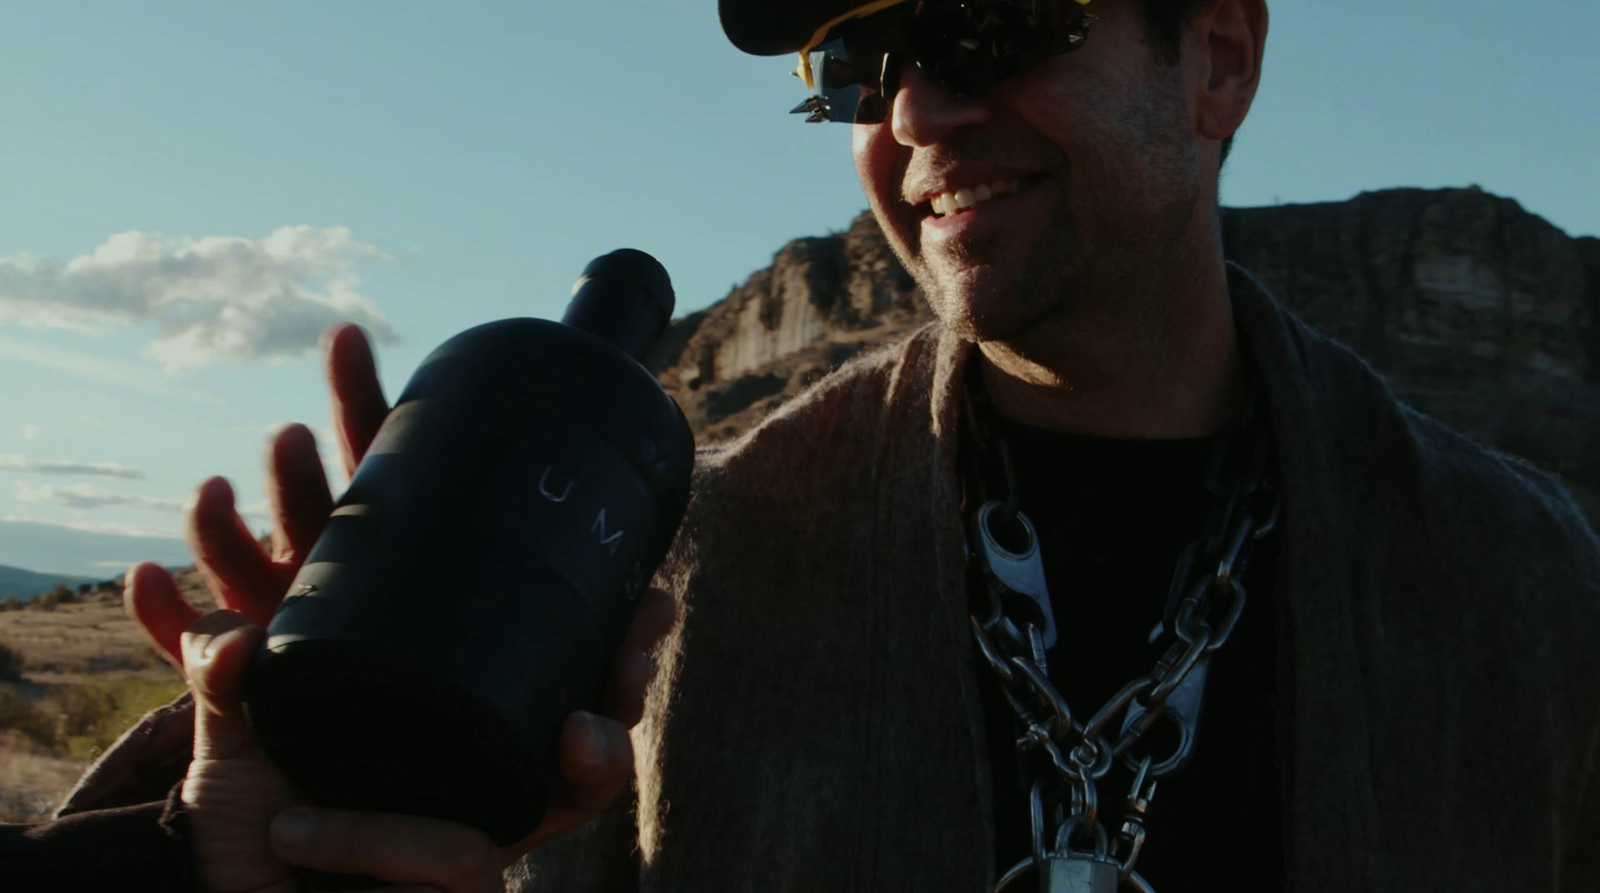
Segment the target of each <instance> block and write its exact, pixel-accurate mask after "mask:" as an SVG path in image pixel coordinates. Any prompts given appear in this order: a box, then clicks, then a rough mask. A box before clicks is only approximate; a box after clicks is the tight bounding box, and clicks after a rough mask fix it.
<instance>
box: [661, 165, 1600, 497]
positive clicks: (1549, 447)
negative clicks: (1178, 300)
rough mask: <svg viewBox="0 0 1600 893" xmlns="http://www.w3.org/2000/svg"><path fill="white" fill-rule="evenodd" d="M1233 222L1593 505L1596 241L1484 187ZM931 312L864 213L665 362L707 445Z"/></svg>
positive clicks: (1269, 267)
mask: <svg viewBox="0 0 1600 893" xmlns="http://www.w3.org/2000/svg"><path fill="white" fill-rule="evenodd" d="M1223 232H1224V243H1225V245H1226V247H1227V254H1228V256H1229V257H1230V258H1232V259H1233V260H1235V261H1237V262H1239V263H1240V264H1242V265H1243V266H1244V267H1245V268H1247V269H1249V270H1250V271H1251V272H1253V273H1254V274H1255V275H1256V276H1257V277H1258V278H1259V279H1261V281H1262V282H1263V283H1264V284H1265V285H1266V286H1267V288H1268V289H1270V290H1271V291H1272V293H1273V294H1274V295H1276V296H1277V298H1278V299H1279V300H1280V301H1282V302H1283V303H1284V304H1285V305H1286V306H1287V307H1288V308H1289V309H1291V310H1292V311H1294V312H1295V313H1297V314H1299V315H1300V317H1301V318H1303V319H1305V320H1306V321H1307V322H1309V323H1311V324H1312V325H1313V326H1315V327H1317V328H1318V329H1320V330H1321V331H1323V332H1326V333H1327V334H1329V335H1331V336H1333V337H1335V338H1337V339H1339V340H1341V341H1343V342H1344V343H1346V344H1348V345H1350V346H1351V347H1352V348H1354V349H1355V350H1356V351H1357V352H1358V353H1360V354H1361V355H1362V356H1363V357H1365V358H1366V359H1367V360H1368V361H1369V362H1371V363H1372V364H1373V366H1374V367H1376V368H1377V369H1378V370H1379V371H1380V372H1381V373H1383V375H1384V376H1385V377H1386V379H1387V380H1388V381H1389V383H1390V385H1391V387H1393V388H1394V389H1395V390H1396V392H1398V393H1399V394H1400V395H1401V396H1402V397H1403V398H1404V399H1406V400H1407V401H1409V402H1410V403H1411V404H1412V405H1414V406H1416V407H1418V408H1419V409H1421V410H1423V411H1424V412H1427V413H1429V414H1432V415H1434V416H1436V417H1438V418H1440V419H1443V420H1444V421H1445V422H1447V423H1448V424H1450V425H1452V426H1453V427H1455V428H1457V429H1458V430H1461V431H1462V432H1464V433H1466V434H1468V435H1469V436H1471V437H1474V438H1476V439H1478V440H1480V441H1482V442H1484V443H1487V444H1490V445H1492V446H1494V447H1496V448H1498V449H1501V450H1504V451H1506V452H1508V453H1511V454H1514V455H1516V456H1519V457H1521V458H1523V459H1526V460H1528V461H1530V462H1533V463H1534V464H1536V465H1538V466H1540V467H1543V468H1545V469H1548V470H1550V471H1553V472H1556V473H1557V474H1559V475H1561V476H1562V477H1563V478H1564V479H1565V480H1566V481H1567V482H1568V484H1569V485H1570V487H1571V489H1572V491H1573V493H1574V495H1575V496H1576V497H1577V498H1578V500H1579V502H1580V503H1582V504H1583V505H1584V507H1585V509H1586V510H1587V511H1588V512H1589V515H1590V517H1591V518H1593V519H1597V520H1600V239H1595V238H1592V237H1585V238H1571V237H1569V236H1567V235H1566V234H1565V233H1563V232H1561V231H1560V230H1559V229H1557V228H1555V227H1554V226H1552V225H1550V224H1549V223H1548V222H1546V221H1545V220H1543V219H1541V218H1540V217H1538V216H1536V215H1533V214H1530V213H1528V212H1527V211H1525V210H1523V209H1522V207H1521V206H1520V205H1518V204H1517V203H1516V202H1515V201H1512V200H1510V199H1506V198H1500V197H1497V196H1493V195H1490V194H1488V193H1485V192H1482V191H1481V190H1479V189H1477V188H1476V187H1472V188H1467V189H1444V190H1420V189H1395V190H1386V191H1382V192H1371V193H1364V194H1362V195H1359V196H1357V197H1355V198H1354V199H1351V200H1350V201H1347V202H1330V203H1324V204H1309V205H1280V206H1275V207H1266V208H1230V209H1225V210H1224V211H1223ZM930 318H931V313H930V312H929V310H928V308H927V305H926V303H925V301H924V300H923V298H922V295H921V293H920V291H919V290H918V289H917V287H916V284H915V283H914V282H912V281H911V278H910V277H909V276H908V275H907V274H906V273H905V271H904V270H903V269H902V268H901V267H900V265H899V263H898V262H897V261H896V260H895V258H894V255H893V254H892V253H891V252H890V251H889V248H888V245H887V244H886V242H885V241H884V238H883V234H882V233H881V232H879V230H878V228H877V225H876V223H875V222H874V221H873V219H872V217H871V215H870V214H862V215H861V216H860V217H858V218H856V220H855V221H854V222H853V223H852V224H851V225H850V228H849V229H848V230H846V231H844V232H842V233H835V234H832V235H829V236H823V237H815V238H805V239H797V240H795V241H793V242H790V243H789V244H788V245H786V246H784V247H783V249H782V250H780V251H779V252H778V254H777V256H776V257H775V258H774V260H773V264H772V266H771V267H768V268H767V269H764V270H759V271H757V272H756V273H754V274H752V275H751V276H750V278H749V279H748V280H747V281H746V282H745V283H744V284H743V285H741V286H738V287H737V288H735V289H734V290H733V291H732V292H731V293H730V294H729V295H728V296H727V297H726V298H724V299H723V300H721V301H720V302H718V303H717V304H715V305H713V306H711V307H710V308H708V309H706V310H703V311H701V312H699V313H695V314H693V315H691V316H688V317H685V318H683V319H680V320H678V321H676V322H675V323H674V324H673V328H672V329H671V331H670V333H669V336H668V338H667V339H665V342H664V343H663V346H662V349H661V350H660V351H659V353H658V355H657V357H656V361H655V367H656V369H657V370H658V371H659V372H660V373H661V378H662V381H663V383H664V384H665V385H666V386H667V388H668V390H669V391H671V392H672V393H673V395H674V396H675V397H677V398H678V400H679V402H680V403H681V404H682V405H683V406H684V410H685V412H686V413H687V414H688V416H689V419H690V422H691V424H693V425H694V427H695V429H696V431H697V432H698V433H699V435H700V437H701V438H702V440H703V441H712V440H720V439H726V438H729V437H732V436H735V435H737V434H738V433H739V432H741V431H743V430H744V429H746V428H748V427H749V426H751V425H753V424H754V423H755V422H756V421H758V420H759V419H760V418H761V417H762V416H764V415H765V414H766V413H767V412H769V411H770V410H771V409H772V408H774V407H776V406H777V405H779V404H781V403H782V402H783V400H785V399H787V398H789V397H791V396H793V395H794V394H796V393H798V392H799V391H800V390H801V389H803V388H804V387H806V386H808V385H810V384H811V383H813V382H815V381H816V380H817V379H819V378H820V377H821V376H822V375H825V374H826V373H827V372H828V371H829V370H831V369H832V368H834V367H836V366H838V365H839V364H840V363H842V362H843V361H844V360H845V359H848V358H849V357H850V356H853V355H854V354H855V353H857V352H858V351H860V350H861V349H862V348H863V347H866V346H870V345H874V344H878V343H883V342H885V341H888V340H891V339H894V338H897V337H900V336H903V335H904V334H906V333H908V332H910V331H911V330H912V329H913V328H915V327H916V326H918V325H920V324H921V323H923V322H924V321H926V320H928V319H930Z"/></svg>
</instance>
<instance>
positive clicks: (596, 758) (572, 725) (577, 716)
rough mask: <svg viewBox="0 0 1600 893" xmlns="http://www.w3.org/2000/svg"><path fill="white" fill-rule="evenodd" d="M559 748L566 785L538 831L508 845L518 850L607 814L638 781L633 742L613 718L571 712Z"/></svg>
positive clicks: (559, 761)
mask: <svg viewBox="0 0 1600 893" xmlns="http://www.w3.org/2000/svg"><path fill="white" fill-rule="evenodd" d="M556 748H557V750H556V752H557V762H558V764H559V765H560V767H561V776H562V779H563V781H564V782H565V783H564V784H563V785H562V786H561V788H560V789H559V790H558V791H556V793H555V796H554V797H552V798H551V802H550V809H549V810H548V811H547V812H546V813H545V817H544V821H542V822H540V823H539V827H538V828H537V829H535V831H534V833H533V834H532V835H531V836H529V837H528V839H527V840H524V841H522V842H521V843H518V844H516V845H515V846H513V847H511V848H509V849H510V851H511V852H513V853H516V854H519V855H520V853H522V852H526V851H528V850H530V849H532V848H533V847H535V846H538V845H539V844H540V843H542V842H543V841H545V840H549V839H550V838H552V837H555V836H556V835H559V834H563V833H565V832H567V831H570V830H572V829H573V828H576V827H578V826H579V825H581V824H583V823H584V822H587V821H589V820H590V819H592V818H594V817H595V816H597V815H599V814H600V813H602V812H604V811H605V809H606V807H607V806H610V805H611V801H613V800H615V799H617V795H618V794H620V793H622V789H623V788H625V787H627V785H628V783H629V782H630V781H632V780H633V741H632V739H630V738H629V737H628V730H627V729H625V728H623V727H622V725H621V724H620V723H617V722H615V721H613V720H609V719H606V718H605V717H603V716H596V715H594V714H592V713H586V712H584V711H581V710H580V711H577V712H575V713H572V714H570V715H569V716H567V718H566V721H565V722H563V723H562V725H561V737H560V740H559V741H558V742H557V745H556Z"/></svg>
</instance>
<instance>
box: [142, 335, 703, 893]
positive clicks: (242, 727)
mask: <svg viewBox="0 0 1600 893" xmlns="http://www.w3.org/2000/svg"><path fill="white" fill-rule="evenodd" d="M324 343H325V345H326V346H327V370H328V378H329V383H330V386H331V390H332V394H333V407H334V427H335V431H336V432H337V433H338V437H339V447H340V454H341V456H342V458H343V461H344V466H345V469H346V471H347V472H353V471H354V469H355V466H356V464H357V463H359V462H360V460H361V456H362V455H363V454H364V453H365V451H366V449H367V447H368V446H369V445H370V444H371V442H372V438H373V436H374V435H375V434H376V433H377V430H378V426H379V424H381V422H382V421H383V417H384V415H385V414H386V413H387V412H388V404H387V403H386V402H385V400H384V397H383V393H382V390H381V388H380V386H379V385H378V379H377V372H376V369H375V367H374V364H373V360H372V353H371V350H370V349H369V348H368V346H367V341H366V338H365V336H364V335H363V334H362V332H361V330H360V329H359V328H357V327H355V326H340V327H335V328H334V329H331V330H330V331H329V333H328V336H327V337H326V338H325V339H324ZM267 472H268V493H269V495H270V497H271V504H272V515H273V535H272V544H273V545H272V553H271V554H270V555H269V554H267V552H266V551H265V550H263V548H262V547H261V545H260V544H259V543H257V542H256V540H255V537H254V536H253V535H251V533H250V531H249V528H248V527H247V526H246V525H245V523H244V522H243V520H241V519H240V518H239V515H238V513H237V512H236V511H235V510H234V506H233V493H232V489H231V488H230V487H229V486H228V483H227V481H226V480H223V479H222V478H212V479H210V480H208V481H206V482H205V483H204V484H202V485H201V487H200V489H199V492H198V494H197V498H196V500H195V506H194V509H193V510H192V512H191V513H190V517H189V529H188V536H189V542H190V545H191V547H192V548H193V549H194V552H195V555H196V556H197V558H198V564H199V567H200V569H201V571H202V573H203V575H204V577H205V579H206V583H207V586H208V588H209V589H210V590H211V594H212V597H213V599H214V600H215V601H216V603H217V604H218V605H219V606H220V607H221V608H222V610H218V611H214V612H212V613H210V614H206V615H203V616H202V614H201V612H199V611H198V610H196V609H195V608H193V607H192V606H190V605H189V604H188V603H187V602H185V601H184V600H183V598H182V597H181V596H180V595H179V594H178V590H177V586H176V584H175V582H174V581H173V579H172V576H171V575H170V574H169V573H167V572H166V571H165V570H164V569H163V568H161V567H160V566H158V565H155V564H152V563H145V564H140V565H138V566H136V567H134V568H133V569H131V570H130V571H129V572H128V576H127V587H126V591H125V600H126V605H127V608H128V611H129V613H130V614H131V615H132V616H133V617H134V619H135V620H137V621H138V622H139V624H140V626H141V627H142V628H143V629H144V631H145V633H146V634H147V635H148V636H149V637H150V639H151V641H152V642H153V643H154V644H155V646H156V648H157V649H158V650H159V651H160V652H161V653H162V654H163V655H165V656H166V657H167V659H168V660H170V661H171V662H172V663H174V664H175V665H176V666H178V667H179V668H180V669H182V670H183V672H184V675H185V677H186V678H187V679H188V681H189V687H190V689H191V691H192V692H193V693H194V698H195V711H196V712H195V751H194V760H193V762H192V763H191V764H190V767H189V772H188V775H187V777H186V779H185V781H184V785H183V792H182V796H183V800H184V804H185V806H186V807H187V811H188V814H189V828H190V837H191V842H192V845H193V851H194V858H195V867H196V871H197V874H198V877H199V880H200V883H201V885H202V886H203V887H204V888H205V889H207V890H209V891H213V893H246V891H261V893H279V891H283V893H289V891H292V890H294V888H295V887H294V878H293V877H292V868H291V866H303V867H306V868H315V869H320V870H323V871H330V872H336V873H340V874H359V875H368V876H372V877H377V878H382V879H384V880H386V881H389V882H391V883H395V884H412V885H417V884H420V885H428V886H432V887H437V888H439V889H442V890H449V891H452V893H466V891H479V890H497V889H499V885H500V872H501V870H503V869H504V868H505V867H506V866H507V865H509V864H511V863H512V862H513V861H515V860H516V859H517V858H519V857H521V856H522V855H523V854H524V853H526V852H528V851H529V850H531V849H533V848H534V847H536V846H538V845H539V844H541V843H543V842H544V841H546V840H549V839H550V838H552V837H555V836H557V835H559V834H561V833H563V832H565V831H568V830H571V829H572V828H575V827H577V826H579V825H581V824H583V823H584V822H587V821H588V820H590V819H592V818H594V817H595V816H596V815H598V814H599V813H600V812H602V811H603V810H604V809H605V808H606V806H607V805H609V804H610V803H611V801H612V800H614V799H615V798H616V796H617V794H618V793H620V792H621V791H622V789H623V788H624V787H625V786H626V785H627V783H628V781H629V780H630V779H631V778H632V773H633V746H632V743H631V741H630V739H629V737H628V732H627V730H628V728H629V727H631V726H633V725H635V724H636V723H638V721H639V719H640V717H641V716H642V715H643V712H644V692H645V688H646V686H647V685H648V684H649V681H650V679H651V677H652V676H653V675H654V668H655V665H654V661H653V660H652V658H651V657H650V652H651V651H653V650H654V649H655V646H656V645H657V644H658V643H659V642H660V641H661V639H662V638H663V637H664V636H665V635H666V634H667V632H668V631H670V629H671V628H672V626H673V624H674V623H675V622H676V619H677V608H676V602H675V601H674V600H673V598H672V596H671V595H669V594H668V593H666V592H665V591H663V590H659V589H651V590H648V591H647V592H646V594H645V596H644V597H643V598H642V599H641V600H640V605H639V609H638V612H637V613H636V614H635V616H634V620H633V624H632V626H631V627H630V628H629V631H628V633H627V636H626V637H625V639H624V642H623V644H622V647H621V648H620V649H619V651H618V654H617V658H616V662H615V663H614V664H613V665H612V670H611V678H610V681H609V683H608V688H607V694H606V703H605V707H604V715H603V716H600V715H594V714H588V713H581V712H580V713H574V714H572V715H570V716H568V717H567V719H566V721H565V724H564V725H563V726H562V729H561V737H560V742H559V747H558V759H559V761H560V767H561V771H562V775H563V776H564V778H565V782H566V784H565V786H564V787H563V788H562V789H561V790H559V791H557V792H556V794H555V796H554V798H553V800H552V803H551V806H550V808H549V811H548V812H547V813H546V814H545V816H544V819H543V821H542V822H541V823H540V825H539V826H538V827H537V828H536V829H534V831H533V833H532V834H530V835H529V836H528V837H527V838H525V839H523V840H521V841H518V842H517V843H515V844H513V845H511V846H509V847H506V848H504V849H501V848H497V847H495V846H494V844H493V843H492V842H491V841H490V840H489V839H488V838H487V837H486V836H484V835H483V834H482V833H481V832H479V831H477V830H476V829H474V828H470V827H467V826H465V825H460V824H456V823H452V822H447V821H442V820H436V819H427V818H422V817H418V816H404V815H383V814H377V813H362V812H353V811H348V810H328V809H313V808H310V807H308V806H305V805H304V804H306V803H307V802H308V801H307V800H306V798H305V797H304V796H302V795H301V794H300V793H299V792H297V791H296V790H295V789H294V788H293V786H292V785H290V784H289V782H288V780H287V779H286V778H285V777H284V776H283V775H282V774H281V773H280V772H278V770H277V768H276V767H275V766H274V765H273V764H272V763H271V761H270V760H268V759H267V757H266V755H265V753H264V752H262V751H261V749H260V748H259V747H258V746H257V744H256V742H255V740H254V737H253V736H252V734H251V731H250V727H249V724H248V722H247V721H246V720H245V718H244V715H243V712H242V710H241V708H240V704H239V695H238V688H239V679H240V675H241V673H242V672H243V669H244V665H245V662H246V660H247V659H248V657H249V655H250V654H251V653H252V652H253V651H254V650H255V649H256V648H258V647H259V644H260V641H261V636H262V629H261V628H262V627H264V626H265V625H266V623H267V621H268V620H269V619H270V618H271V616H272V612H273V610H274V609H276V607H277V605H278V603H279V602H280V601H281V600H282V599H283V595H284V592H285V591H286V590H287V588H288V585H289V583H290V581H291V580H293V578H294V575H295V573H296V572H297V571H298V570H299V567H300V564H301V562H302V561H303V560H304V558H305V555H306V553H307V552H308V551H309V550H310V548H311V546H312V544H313V543H315V542H316V539H317V536H318V535H319V534H320V533H321V531H322V527H323V525H324V524H325V523H326V521H327V518H328V515H329V513H330V512H331V510H332V508H333V499H332V496H331V494H330V491H329V488H328V484H327V480H326V477H325V475H324V473H323V470H322V463H321V460H320V458H319V457H318V455H317V450H316V442H315V439H314V438H313V437H312V435H311V432H310V431H309V430H308V429H307V428H305V427H304V426H302V425H291V426H288V427H286V428H284V429H283V430H282V431H280V432H279V433H278V434H277V435H276V436H275V437H274V438H273V441H272V444H271V447H270V449H269V460H268V469H267ZM289 807H294V808H293V809H290V810H289V811H288V812H287V814H285V812H284V811H285V810H286V809H288V808H289ZM297 818H298V819H302V820H308V822H301V823H300V825H298V826H297V823H296V819H297ZM296 827H302V828H309V834H308V835H305V837H304V839H303V840H302V841H299V842H297V840H296V835H295V834H294V833H292V832H293V831H294V830H295V829H296Z"/></svg>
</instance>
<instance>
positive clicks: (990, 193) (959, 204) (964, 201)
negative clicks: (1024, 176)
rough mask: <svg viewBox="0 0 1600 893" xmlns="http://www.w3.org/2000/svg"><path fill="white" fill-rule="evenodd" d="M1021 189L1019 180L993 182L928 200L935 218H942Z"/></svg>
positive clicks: (939, 195)
mask: <svg viewBox="0 0 1600 893" xmlns="http://www.w3.org/2000/svg"><path fill="white" fill-rule="evenodd" d="M1021 187H1022V182H1021V181H1020V180H1016V179H1011V180H995V181H994V182H992V183H980V184H978V185H976V186H969V187H963V188H961V189H957V190H956V191H955V192H941V193H939V194H938V195H935V196H933V197H932V198H930V199H929V204H930V205H931V206H932V207H933V213H934V214H935V215H936V216H939V217H944V216H947V215H949V214H954V213H955V212H956V211H959V210H965V209H967V208H970V207H972V206H973V205H976V204H978V203H979V202H986V201H988V200H989V199H991V198H999V197H1000V196H1002V195H1010V194H1011V193H1013V192H1016V191H1017V190H1018V189H1020V188H1021Z"/></svg>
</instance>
